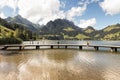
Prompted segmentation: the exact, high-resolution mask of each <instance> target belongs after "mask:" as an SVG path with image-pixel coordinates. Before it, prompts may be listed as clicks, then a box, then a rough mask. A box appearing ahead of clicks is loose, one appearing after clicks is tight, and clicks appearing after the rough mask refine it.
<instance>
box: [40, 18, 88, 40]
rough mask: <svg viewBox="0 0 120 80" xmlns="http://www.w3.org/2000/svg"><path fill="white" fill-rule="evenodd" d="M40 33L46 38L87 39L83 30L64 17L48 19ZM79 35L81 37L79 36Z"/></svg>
mask: <svg viewBox="0 0 120 80" xmlns="http://www.w3.org/2000/svg"><path fill="white" fill-rule="evenodd" d="M40 34H41V35H42V36H44V37H45V38H47V39H83V38H84V39H87V38H89V37H88V36H87V35H85V33H84V31H83V30H82V29H81V28H79V27H78V26H76V25H74V23H73V22H71V21H68V20H66V19H56V20H55V21H50V22H48V23H47V25H45V26H44V27H42V28H41V29H40ZM80 36H81V37H80Z"/></svg>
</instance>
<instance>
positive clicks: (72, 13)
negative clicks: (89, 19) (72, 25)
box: [66, 5, 86, 20]
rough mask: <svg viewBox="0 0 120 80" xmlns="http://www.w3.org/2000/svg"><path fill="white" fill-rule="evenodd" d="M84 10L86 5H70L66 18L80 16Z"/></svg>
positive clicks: (71, 18) (70, 18)
mask: <svg viewBox="0 0 120 80" xmlns="http://www.w3.org/2000/svg"><path fill="white" fill-rule="evenodd" d="M85 10H86V5H84V6H83V7H72V8H71V9H70V10H69V11H68V12H67V15H66V17H67V19H69V20H73V19H74V17H75V16H82V15H83V13H84V12H85Z"/></svg>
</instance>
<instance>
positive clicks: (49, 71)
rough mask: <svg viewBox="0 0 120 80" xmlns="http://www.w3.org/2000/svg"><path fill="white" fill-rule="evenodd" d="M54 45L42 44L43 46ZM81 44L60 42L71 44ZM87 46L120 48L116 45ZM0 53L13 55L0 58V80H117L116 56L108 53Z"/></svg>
mask: <svg viewBox="0 0 120 80" xmlns="http://www.w3.org/2000/svg"><path fill="white" fill-rule="evenodd" d="M56 42H57V41H45V42H44V44H48V43H53V44H54V43H56ZM85 42H86V41H82V42H81V41H60V43H74V44H78V43H79V44H85ZM89 42H90V44H101V45H102V44H104V45H120V42H119V41H112V42H110V41H107V42H103V41H95V42H94V41H89ZM28 43H30V42H24V44H28ZM34 44H35V42H34ZM39 44H43V42H41V43H39ZM0 53H1V54H4V53H14V54H12V55H0V80H120V52H117V53H112V52H110V51H109V50H108V49H107V50H105V51H104V49H101V50H100V51H94V50H92V49H84V50H79V49H40V50H22V51H16V50H14V51H12V50H10V51H0Z"/></svg>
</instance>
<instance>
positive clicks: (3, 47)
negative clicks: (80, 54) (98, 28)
mask: <svg viewBox="0 0 120 80" xmlns="http://www.w3.org/2000/svg"><path fill="white" fill-rule="evenodd" d="M42 46H49V47H50V48H51V49H53V48H54V47H55V46H57V48H60V47H61V46H62V48H65V49H67V48H68V47H69V46H74V47H78V48H79V49H80V50H82V49H83V47H93V48H94V49H95V50H96V51H98V50H99V48H100V47H103V48H110V50H111V52H117V51H118V48H120V46H112V45H111V46H110V45H102V46H101V45H86V44H12V45H1V46H0V47H1V50H7V48H10V47H18V48H19V50H23V49H24V48H25V47H35V49H40V47H42Z"/></svg>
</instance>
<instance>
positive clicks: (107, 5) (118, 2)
mask: <svg viewBox="0 0 120 80" xmlns="http://www.w3.org/2000/svg"><path fill="white" fill-rule="evenodd" d="M100 6H101V7H102V9H103V10H104V11H105V12H106V14H110V15H115V14H119V13H120V0H104V1H103V2H101V3H100Z"/></svg>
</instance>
